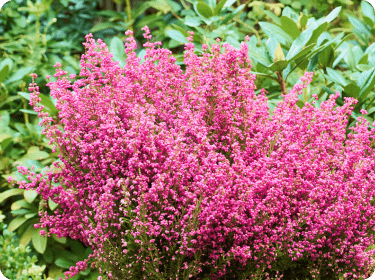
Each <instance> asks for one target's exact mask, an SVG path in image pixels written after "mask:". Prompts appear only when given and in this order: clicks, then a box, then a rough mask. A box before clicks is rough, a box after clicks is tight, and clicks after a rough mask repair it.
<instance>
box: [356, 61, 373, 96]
mask: <svg viewBox="0 0 375 280" xmlns="http://www.w3.org/2000/svg"><path fill="white" fill-rule="evenodd" d="M357 85H358V86H359V87H360V88H361V92H360V93H359V97H358V99H360V100H364V99H366V97H367V95H368V94H369V93H370V92H371V91H372V90H373V88H374V85H375V68H372V69H371V70H368V71H365V72H362V73H361V74H360V75H359V78H358V80H357Z"/></svg>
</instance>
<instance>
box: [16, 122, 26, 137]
mask: <svg viewBox="0 0 375 280" xmlns="http://www.w3.org/2000/svg"><path fill="white" fill-rule="evenodd" d="M14 126H15V127H16V129H17V130H18V131H19V132H21V134H22V135H24V136H28V135H30V132H28V131H27V130H26V129H25V128H24V127H23V124H22V123H18V122H17V123H15V124H14Z"/></svg>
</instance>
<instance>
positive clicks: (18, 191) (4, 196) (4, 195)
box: [0, 176, 25, 203]
mask: <svg viewBox="0 0 375 280" xmlns="http://www.w3.org/2000/svg"><path fill="white" fill-rule="evenodd" d="M8 177H9V176H8ZM12 177H13V176H12ZM24 191H25V190H23V189H18V188H17V189H10V190H6V191H5V192H2V193H0V203H1V202H3V201H4V200H6V199H8V198H9V197H11V196H15V195H20V194H23V192H24Z"/></svg>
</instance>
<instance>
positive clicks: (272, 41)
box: [266, 37, 279, 59]
mask: <svg viewBox="0 0 375 280" xmlns="http://www.w3.org/2000/svg"><path fill="white" fill-rule="evenodd" d="M278 45H279V42H277V40H276V38H275V37H270V38H268V40H267V43H266V48H267V51H268V53H269V54H271V55H272V58H273V59H275V51H276V48H277V46H278Z"/></svg>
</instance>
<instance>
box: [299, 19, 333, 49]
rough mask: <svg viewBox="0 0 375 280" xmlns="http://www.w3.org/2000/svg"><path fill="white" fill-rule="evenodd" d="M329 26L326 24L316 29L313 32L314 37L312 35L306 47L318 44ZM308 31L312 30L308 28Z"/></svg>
mask: <svg viewBox="0 0 375 280" xmlns="http://www.w3.org/2000/svg"><path fill="white" fill-rule="evenodd" d="M327 26H328V23H327V22H324V23H322V24H321V25H319V26H318V27H317V28H315V29H314V30H313V32H312V35H311V37H310V39H309V40H308V41H307V42H306V45H310V44H313V43H316V42H317V41H318V38H319V36H320V35H322V33H323V32H324V31H325V30H326V29H327ZM308 29H310V28H308ZM308 29H306V30H308ZM306 30H305V31H306Z"/></svg>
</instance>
